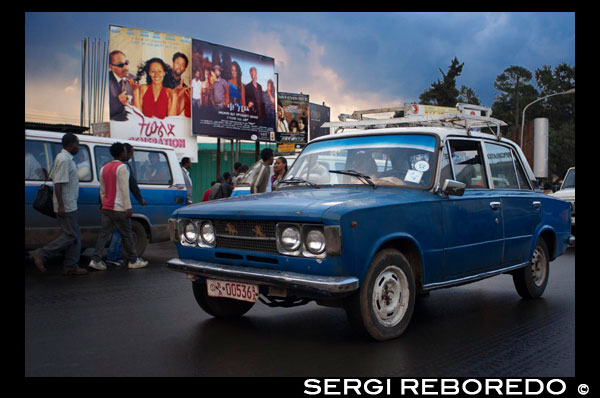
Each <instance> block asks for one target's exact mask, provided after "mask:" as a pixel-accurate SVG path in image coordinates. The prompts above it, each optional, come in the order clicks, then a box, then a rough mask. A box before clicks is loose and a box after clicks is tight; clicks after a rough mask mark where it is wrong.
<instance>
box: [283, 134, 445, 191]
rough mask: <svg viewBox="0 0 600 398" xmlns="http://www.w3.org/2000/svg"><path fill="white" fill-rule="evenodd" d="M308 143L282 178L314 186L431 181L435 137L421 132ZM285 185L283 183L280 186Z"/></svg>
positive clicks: (424, 184) (425, 183) (423, 183)
mask: <svg viewBox="0 0 600 398" xmlns="http://www.w3.org/2000/svg"><path fill="white" fill-rule="evenodd" d="M340 136H341V137H340V138H339V139H330V140H324V141H319V142H315V143H312V144H309V145H308V146H307V147H306V148H305V149H304V151H303V152H302V154H301V155H300V156H299V157H298V159H296V161H295V162H294V164H293V165H292V167H291V168H290V170H289V171H288V174H287V175H286V179H294V178H295V179H296V180H298V179H302V180H305V181H308V182H309V183H312V184H318V185H369V183H368V181H370V182H371V183H373V184H375V185H378V186H395V187H404V186H406V187H420V188H422V189H423V188H425V187H427V186H429V185H430V184H431V181H432V171H433V170H435V162H436V157H435V148H436V139H435V137H433V136H430V135H425V134H403V135H400V134H399V135H373V136H361V137H347V138H346V137H343V134H341V135H340ZM284 186H285V185H284Z"/></svg>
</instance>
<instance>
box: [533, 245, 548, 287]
mask: <svg viewBox="0 0 600 398" xmlns="http://www.w3.org/2000/svg"><path fill="white" fill-rule="evenodd" d="M547 272H548V262H547V261H546V256H545V255H544V252H543V251H542V250H540V249H539V248H537V247H536V249H535V250H534V252H533V256H531V276H532V279H533V283H535V285H536V286H538V287H539V286H542V284H543V283H544V281H545V280H546V273H547Z"/></svg>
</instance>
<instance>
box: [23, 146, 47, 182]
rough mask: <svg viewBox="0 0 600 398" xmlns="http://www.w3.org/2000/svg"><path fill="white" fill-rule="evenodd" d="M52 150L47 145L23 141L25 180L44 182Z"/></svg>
mask: <svg viewBox="0 0 600 398" xmlns="http://www.w3.org/2000/svg"><path fill="white" fill-rule="evenodd" d="M51 158H52V149H51V148H50V145H49V143H47V142H42V141H33V140H25V179H26V180H30V181H44V176H45V175H46V173H48V171H49V170H50V167H51V162H52V160H50V159H51Z"/></svg>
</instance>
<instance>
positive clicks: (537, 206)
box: [533, 200, 542, 209]
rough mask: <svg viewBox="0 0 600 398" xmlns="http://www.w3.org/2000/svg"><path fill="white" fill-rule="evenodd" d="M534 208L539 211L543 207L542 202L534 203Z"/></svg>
mask: <svg viewBox="0 0 600 398" xmlns="http://www.w3.org/2000/svg"><path fill="white" fill-rule="evenodd" d="M533 207H535V208H536V209H539V208H540V207H542V202H539V201H537V200H536V201H535V202H533Z"/></svg>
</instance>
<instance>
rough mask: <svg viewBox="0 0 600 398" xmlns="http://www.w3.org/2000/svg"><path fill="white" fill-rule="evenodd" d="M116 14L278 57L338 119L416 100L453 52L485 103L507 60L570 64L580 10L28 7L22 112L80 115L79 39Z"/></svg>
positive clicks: (296, 85)
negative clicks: (85, 10) (188, 10)
mask: <svg viewBox="0 0 600 398" xmlns="http://www.w3.org/2000/svg"><path fill="white" fill-rule="evenodd" d="M109 25H117V26H124V27H131V28H139V29H146V30H153V31H159V32H166V33H172V34H177V35H183V36H189V37H192V38H195V39H199V40H204V41H208V42H211V43H215V44H220V45H224V46H228V47H233V48H238V49H242V50H245V51H249V52H253V53H257V54H262V55H266V56H269V57H272V58H274V59H275V71H276V72H278V73H279V84H280V87H279V91H285V92H302V93H304V94H309V96H310V101H311V102H313V103H318V104H321V103H322V102H325V104H326V105H327V106H329V107H331V115H332V116H331V118H332V120H337V115H338V114H340V113H352V111H354V110H357V109H371V108H379V107H390V106H402V105H404V103H410V102H418V97H419V95H420V94H421V93H422V92H423V91H424V90H426V89H427V88H429V87H430V85H431V83H433V82H434V81H436V80H437V79H440V78H441V74H440V72H439V70H438V69H439V68H441V69H442V70H443V71H444V72H446V70H447V67H448V65H450V62H451V60H452V58H454V57H455V56H456V57H457V58H458V60H459V61H460V62H461V63H463V62H464V67H463V72H462V75H461V76H460V77H459V78H458V80H457V87H460V86H461V85H466V86H468V87H471V88H472V89H473V90H474V91H475V93H476V94H477V95H478V97H479V98H480V100H481V101H482V103H483V105H485V106H491V104H492V103H493V101H494V95H495V94H496V91H495V90H494V85H493V84H494V80H495V79H496V77H497V76H498V75H499V74H501V73H502V71H503V70H504V69H506V68H508V67H509V66H511V65H519V66H523V67H525V68H527V69H529V70H530V71H531V72H532V73H533V72H534V71H535V69H537V68H540V67H542V66H543V65H550V66H551V67H553V68H554V67H555V66H557V65H558V64H560V63H563V62H565V63H567V64H569V65H573V66H574V65H575V13H389V12H386V13H365V12H360V13H339V12H335V13H333V12H322V13H299V12H288V13H212V12H209V13H114V12H110V13H26V14H25V119H26V120H34V121H42V122H47V123H73V124H79V107H80V95H81V91H80V90H81V81H80V80H81V77H80V76H81V41H82V39H83V38H87V37H89V38H91V39H92V40H93V39H95V38H96V39H100V40H101V41H103V42H104V41H105V42H107V45H108V30H109V28H108V27H109ZM532 83H533V81H532ZM105 113H106V114H108V105H105ZM105 121H107V117H105Z"/></svg>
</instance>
